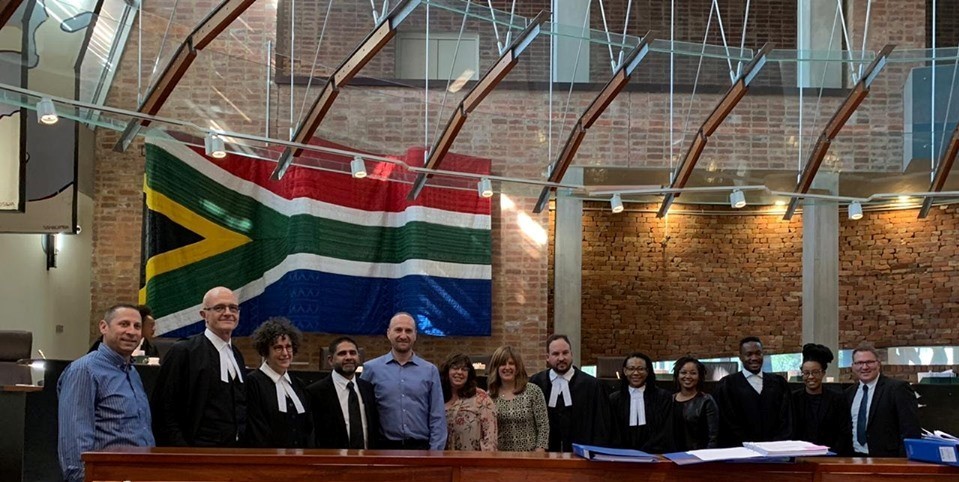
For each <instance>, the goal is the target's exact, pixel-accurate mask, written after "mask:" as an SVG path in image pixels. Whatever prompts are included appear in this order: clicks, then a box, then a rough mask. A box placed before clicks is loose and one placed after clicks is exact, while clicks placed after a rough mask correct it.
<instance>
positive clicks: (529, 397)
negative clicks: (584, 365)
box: [486, 346, 549, 452]
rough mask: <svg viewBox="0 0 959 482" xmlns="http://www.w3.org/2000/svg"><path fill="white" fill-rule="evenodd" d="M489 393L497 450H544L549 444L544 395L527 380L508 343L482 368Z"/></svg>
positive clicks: (524, 370) (521, 359)
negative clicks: (493, 406) (496, 425)
mask: <svg viewBox="0 0 959 482" xmlns="http://www.w3.org/2000/svg"><path fill="white" fill-rule="evenodd" d="M486 373H487V374H488V375H487V377H488V378H487V385H488V386H489V394H490V396H491V397H493V399H494V400H496V414H497V419H498V421H499V449H500V450H502V451H511V452H531V451H536V452H545V451H546V447H547V446H548V445H549V417H548V415H547V414H546V397H544V396H543V391H542V390H540V388H539V387H538V386H536V385H535V384H532V383H527V381H528V380H529V376H528V375H527V374H526V367H525V366H524V365H523V357H521V356H520V354H519V352H518V351H516V350H514V349H513V348H512V347H510V346H501V347H499V348H497V349H496V351H495V352H493V356H492V357H491V358H490V364H489V367H488V368H487V370H486Z"/></svg>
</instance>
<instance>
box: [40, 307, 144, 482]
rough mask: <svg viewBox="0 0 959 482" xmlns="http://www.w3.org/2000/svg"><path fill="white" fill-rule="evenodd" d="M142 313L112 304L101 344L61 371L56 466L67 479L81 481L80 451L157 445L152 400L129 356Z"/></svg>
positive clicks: (137, 341)
mask: <svg viewBox="0 0 959 482" xmlns="http://www.w3.org/2000/svg"><path fill="white" fill-rule="evenodd" d="M141 325H142V320H141V318H140V312H139V311H138V310H137V307H136V306H133V305H115V306H113V307H111V308H110V309H109V310H107V313H106V315H105V316H104V318H103V320H100V333H102V334H103V343H101V344H100V346H99V347H98V348H97V350H96V351H93V352H90V353H88V354H86V355H85V356H83V357H82V358H80V359H78V360H76V361H74V362H73V363H71V364H70V366H68V367H67V369H66V370H64V372H63V374H62V375H60V380H59V381H58V383H57V395H58V396H59V431H60V434H59V437H58V443H57V449H58V450H57V451H58V453H59V456H60V468H61V469H62V471H63V477H64V479H65V480H66V481H67V482H75V481H82V480H83V479H84V470H83V461H82V460H80V454H82V453H83V452H89V451H92V450H99V449H103V448H107V447H117V446H135V447H152V446H154V445H155V442H154V440H153V431H152V429H151V424H150V404H149V402H148V401H147V395H146V392H145V391H144V390H143V383H142V382H141V381H140V375H139V374H138V373H137V371H136V368H134V367H133V366H132V364H131V363H132V359H131V355H132V354H133V350H136V348H137V346H139V344H140V338H141V336H142V335H141V331H140V330H141Z"/></svg>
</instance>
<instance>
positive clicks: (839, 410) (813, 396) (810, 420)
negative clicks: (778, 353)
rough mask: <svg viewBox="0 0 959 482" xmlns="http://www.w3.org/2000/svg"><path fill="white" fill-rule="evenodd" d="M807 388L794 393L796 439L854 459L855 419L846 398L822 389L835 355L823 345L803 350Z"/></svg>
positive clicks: (807, 346) (804, 376) (793, 406)
mask: <svg viewBox="0 0 959 482" xmlns="http://www.w3.org/2000/svg"><path fill="white" fill-rule="evenodd" d="M802 354H803V363H802V380H803V385H804V387H803V388H802V389H799V390H796V391H794V392H793V393H792V409H793V426H794V428H795V433H794V434H793V438H795V439H796V440H804V441H806V442H812V443H814V444H818V445H825V446H827V447H829V450H831V451H832V452H835V453H836V454H838V455H852V418H851V416H850V412H849V406H848V405H847V404H846V401H845V400H844V399H843V395H842V394H841V393H839V392H837V391H833V390H830V389H827V388H824V387H823V386H822V381H823V377H825V375H826V368H827V367H828V366H829V362H831V361H832V360H833V354H832V351H831V350H830V349H829V348H828V347H825V346H823V345H817V344H814V343H807V344H806V345H805V346H803V349H802Z"/></svg>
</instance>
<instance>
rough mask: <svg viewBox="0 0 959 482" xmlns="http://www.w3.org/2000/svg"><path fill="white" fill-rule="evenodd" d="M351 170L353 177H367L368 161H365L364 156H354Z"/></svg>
mask: <svg viewBox="0 0 959 482" xmlns="http://www.w3.org/2000/svg"><path fill="white" fill-rule="evenodd" d="M350 171H351V172H352V173H353V177H355V178H357V179H363V178H364V177H366V162H365V161H363V158H362V157H360V156H355V157H353V161H352V162H350Z"/></svg>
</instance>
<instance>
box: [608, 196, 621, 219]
mask: <svg viewBox="0 0 959 482" xmlns="http://www.w3.org/2000/svg"><path fill="white" fill-rule="evenodd" d="M609 207H610V208H611V209H612V210H613V214H619V213H621V212H623V197H622V196H620V195H619V193H618V192H617V193H615V194H613V197H611V198H609Z"/></svg>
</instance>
